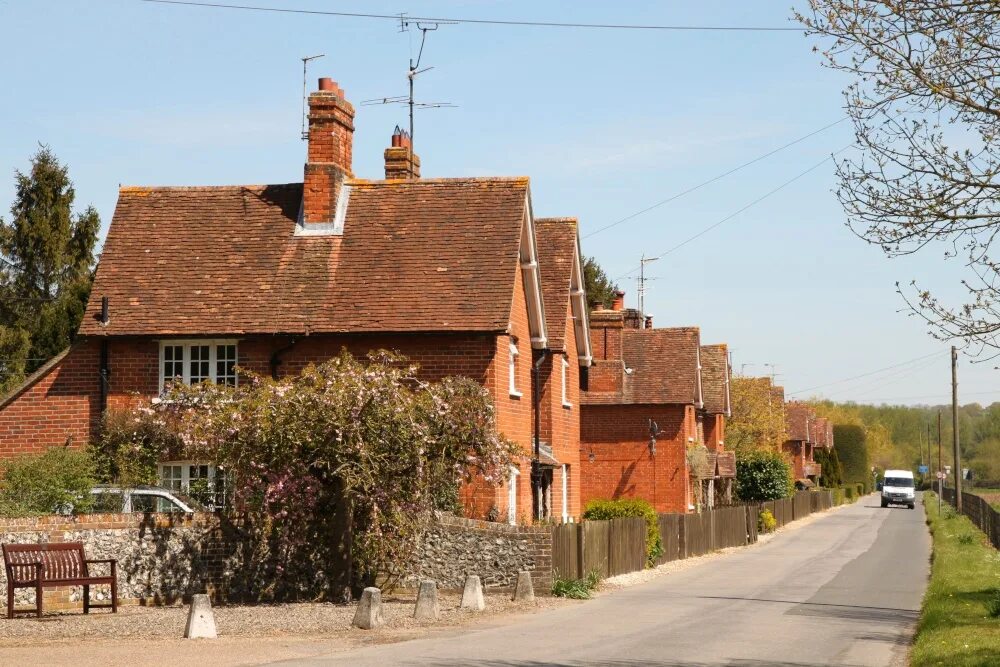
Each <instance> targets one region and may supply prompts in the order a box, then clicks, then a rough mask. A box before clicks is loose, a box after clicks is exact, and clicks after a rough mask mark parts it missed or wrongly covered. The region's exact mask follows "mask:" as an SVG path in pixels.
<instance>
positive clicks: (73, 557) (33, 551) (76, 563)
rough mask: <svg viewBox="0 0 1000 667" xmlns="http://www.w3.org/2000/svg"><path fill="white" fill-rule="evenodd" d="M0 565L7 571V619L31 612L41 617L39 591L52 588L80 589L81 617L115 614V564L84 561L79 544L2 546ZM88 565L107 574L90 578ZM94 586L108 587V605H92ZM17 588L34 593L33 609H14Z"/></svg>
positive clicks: (101, 560) (92, 560)
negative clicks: (104, 567)
mask: <svg viewBox="0 0 1000 667" xmlns="http://www.w3.org/2000/svg"><path fill="white" fill-rule="evenodd" d="M3 561H4V566H5V568H6V570H7V618H14V614H15V613H17V614H21V613H31V612H34V613H35V615H36V616H41V615H42V589H43V588H45V587H52V586H83V613H85V614H89V613H90V610H91V609H107V608H109V607H110V609H111V612H112V613H115V612H117V611H118V561H117V560H115V559H113V558H97V559H94V558H86V557H85V556H84V554H83V544H82V543H80V542H65V543H61V544H4V545H3ZM92 563H105V564H110V565H111V574H110V575H109V576H104V575H96V576H95V575H91V574H90V572H89V566H90V565H91V564H92ZM95 584H110V585H111V604H92V603H91V602H90V587H91V586H93V585H95ZM18 588H34V589H35V608H34V609H17V610H15V609H14V591H15V590H16V589H18Z"/></svg>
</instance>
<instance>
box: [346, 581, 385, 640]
mask: <svg viewBox="0 0 1000 667" xmlns="http://www.w3.org/2000/svg"><path fill="white" fill-rule="evenodd" d="M383 622H384V621H383V619H382V591H380V590H379V589H377V588H375V587H374V586H369V587H368V588H366V589H365V590H364V592H363V593H362V594H361V599H360V600H359V601H358V609H357V611H355V612H354V622H353V623H352V625H353V626H354V627H356V628H361V629H362V630H374V629H376V628H378V627H380V626H381V625H382V623H383Z"/></svg>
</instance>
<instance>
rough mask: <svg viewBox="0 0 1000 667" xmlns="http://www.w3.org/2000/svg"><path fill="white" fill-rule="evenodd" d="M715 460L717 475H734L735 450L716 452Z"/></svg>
mask: <svg viewBox="0 0 1000 667" xmlns="http://www.w3.org/2000/svg"><path fill="white" fill-rule="evenodd" d="M715 462H716V465H717V466H718V470H719V477H726V478H728V477H736V452H718V454H717V455H716V459H715Z"/></svg>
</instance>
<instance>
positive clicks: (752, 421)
mask: <svg viewBox="0 0 1000 667" xmlns="http://www.w3.org/2000/svg"><path fill="white" fill-rule="evenodd" d="M729 397H730V402H731V405H732V416H731V417H730V418H729V419H728V421H727V422H726V447H727V448H728V449H730V450H732V451H735V452H736V454H737V456H740V455H742V454H744V453H747V452H751V451H757V450H764V451H774V452H777V451H780V450H781V445H782V444H783V443H784V442H785V440H787V439H788V430H787V427H786V425H785V411H784V405H783V404H782V402H781V400H780V398H779V397H778V396H777V395H776V394H775V391H774V387H773V385H772V384H771V379H770V378H766V377H763V378H754V377H746V376H743V375H734V376H733V378H732V380H731V381H730V384H729Z"/></svg>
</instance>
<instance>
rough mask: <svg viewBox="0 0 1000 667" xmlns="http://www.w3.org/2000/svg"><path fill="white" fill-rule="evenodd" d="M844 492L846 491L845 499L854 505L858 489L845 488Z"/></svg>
mask: <svg viewBox="0 0 1000 667" xmlns="http://www.w3.org/2000/svg"><path fill="white" fill-rule="evenodd" d="M843 491H844V499H845V500H846V501H847V502H849V503H853V502H854V499H855V495H856V492H857V488H856V487H853V486H845V487H844V489H843Z"/></svg>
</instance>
